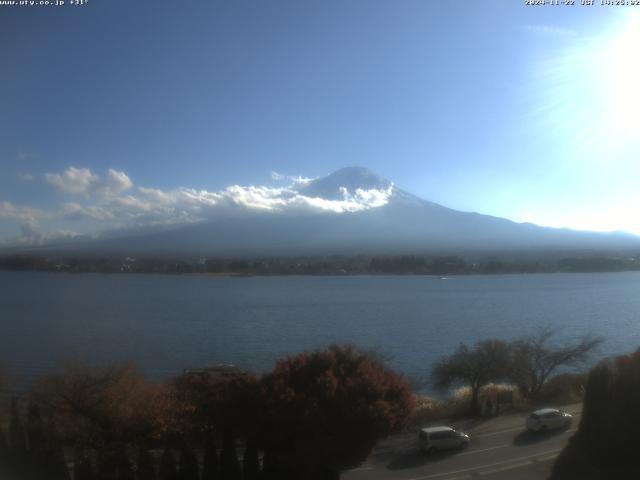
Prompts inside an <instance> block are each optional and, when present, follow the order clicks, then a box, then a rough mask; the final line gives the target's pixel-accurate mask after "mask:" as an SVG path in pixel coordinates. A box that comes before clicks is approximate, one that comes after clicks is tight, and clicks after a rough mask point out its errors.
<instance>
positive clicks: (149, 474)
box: [137, 447, 156, 480]
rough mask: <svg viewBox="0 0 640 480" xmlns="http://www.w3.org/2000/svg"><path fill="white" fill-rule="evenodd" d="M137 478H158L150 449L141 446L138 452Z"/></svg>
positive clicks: (140, 479) (152, 479) (141, 479)
mask: <svg viewBox="0 0 640 480" xmlns="http://www.w3.org/2000/svg"><path fill="white" fill-rule="evenodd" d="M137 463H138V468H137V473H138V475H137V480H156V470H155V467H154V462H153V458H152V457H151V455H150V454H149V450H147V449H146V448H145V447H141V448H140V451H139V452H138V461H137Z"/></svg>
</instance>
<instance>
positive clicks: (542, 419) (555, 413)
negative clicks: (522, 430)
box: [527, 408, 573, 432]
mask: <svg viewBox="0 0 640 480" xmlns="http://www.w3.org/2000/svg"><path fill="white" fill-rule="evenodd" d="M572 421H573V417H572V416H571V415H570V414H568V413H566V412H563V411H562V410H558V409H557V408H542V409H540V410H536V411H535V412H533V413H532V414H531V415H529V418H527V429H528V430H531V431H532V432H545V431H547V430H554V429H556V428H564V427H568V426H569V425H571V422H572Z"/></svg>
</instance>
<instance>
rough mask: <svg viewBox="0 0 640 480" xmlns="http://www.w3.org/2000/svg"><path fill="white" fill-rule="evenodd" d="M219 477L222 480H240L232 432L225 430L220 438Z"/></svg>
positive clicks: (228, 429) (240, 475) (240, 474)
mask: <svg viewBox="0 0 640 480" xmlns="http://www.w3.org/2000/svg"><path fill="white" fill-rule="evenodd" d="M220 476H221V477H222V479H223V480H241V479H242V473H241V471H240V462H239V461H238V456H237V455H236V446H235V443H234V441H233V432H232V431H231V429H230V428H225V430H224V434H223V438H222V452H220Z"/></svg>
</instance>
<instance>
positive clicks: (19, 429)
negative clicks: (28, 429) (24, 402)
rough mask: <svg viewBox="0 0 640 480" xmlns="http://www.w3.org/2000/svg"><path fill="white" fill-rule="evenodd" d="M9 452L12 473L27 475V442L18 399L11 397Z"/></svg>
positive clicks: (18, 475) (21, 476) (20, 476)
mask: <svg viewBox="0 0 640 480" xmlns="http://www.w3.org/2000/svg"><path fill="white" fill-rule="evenodd" d="M9 452H10V460H9V461H10V464H11V471H12V472H13V475H15V476H16V477H18V478H23V477H25V476H27V475H28V473H29V472H28V470H29V462H28V458H27V443H26V436H25V431H24V426H23V424H22V419H21V418H20V409H19V405H18V399H17V398H12V399H11V418H10V420H9Z"/></svg>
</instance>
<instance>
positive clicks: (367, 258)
mask: <svg viewBox="0 0 640 480" xmlns="http://www.w3.org/2000/svg"><path fill="white" fill-rule="evenodd" d="M0 269H3V270H14V271H48V272H70V273H164V274H220V275H234V274H235V275H380V274H382V275H389V274H391V275H440V276H442V275H469V274H483V275H493V274H514V273H551V272H606V271H626V270H640V257H638V256H635V255H632V256H629V255H621V254H620V255H594V254H590V255H586V256H578V257H569V258H566V257H562V258H554V257H553V256H549V257H547V258H545V257H544V256H542V257H540V258H536V259H526V258H501V257H496V256H481V257H477V258H476V257H473V258H472V257H469V258H464V257H461V256H455V255H453V256H452V255H448V256H437V255H390V256H371V255H354V256H346V255H327V256H304V257H264V258H263V257H258V258H196V259H190V260H187V259H167V258H131V257H124V258H114V257H93V258H92V257H68V256H56V255H52V256H49V257H43V256H35V255H31V254H14V255H8V256H5V257H0Z"/></svg>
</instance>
